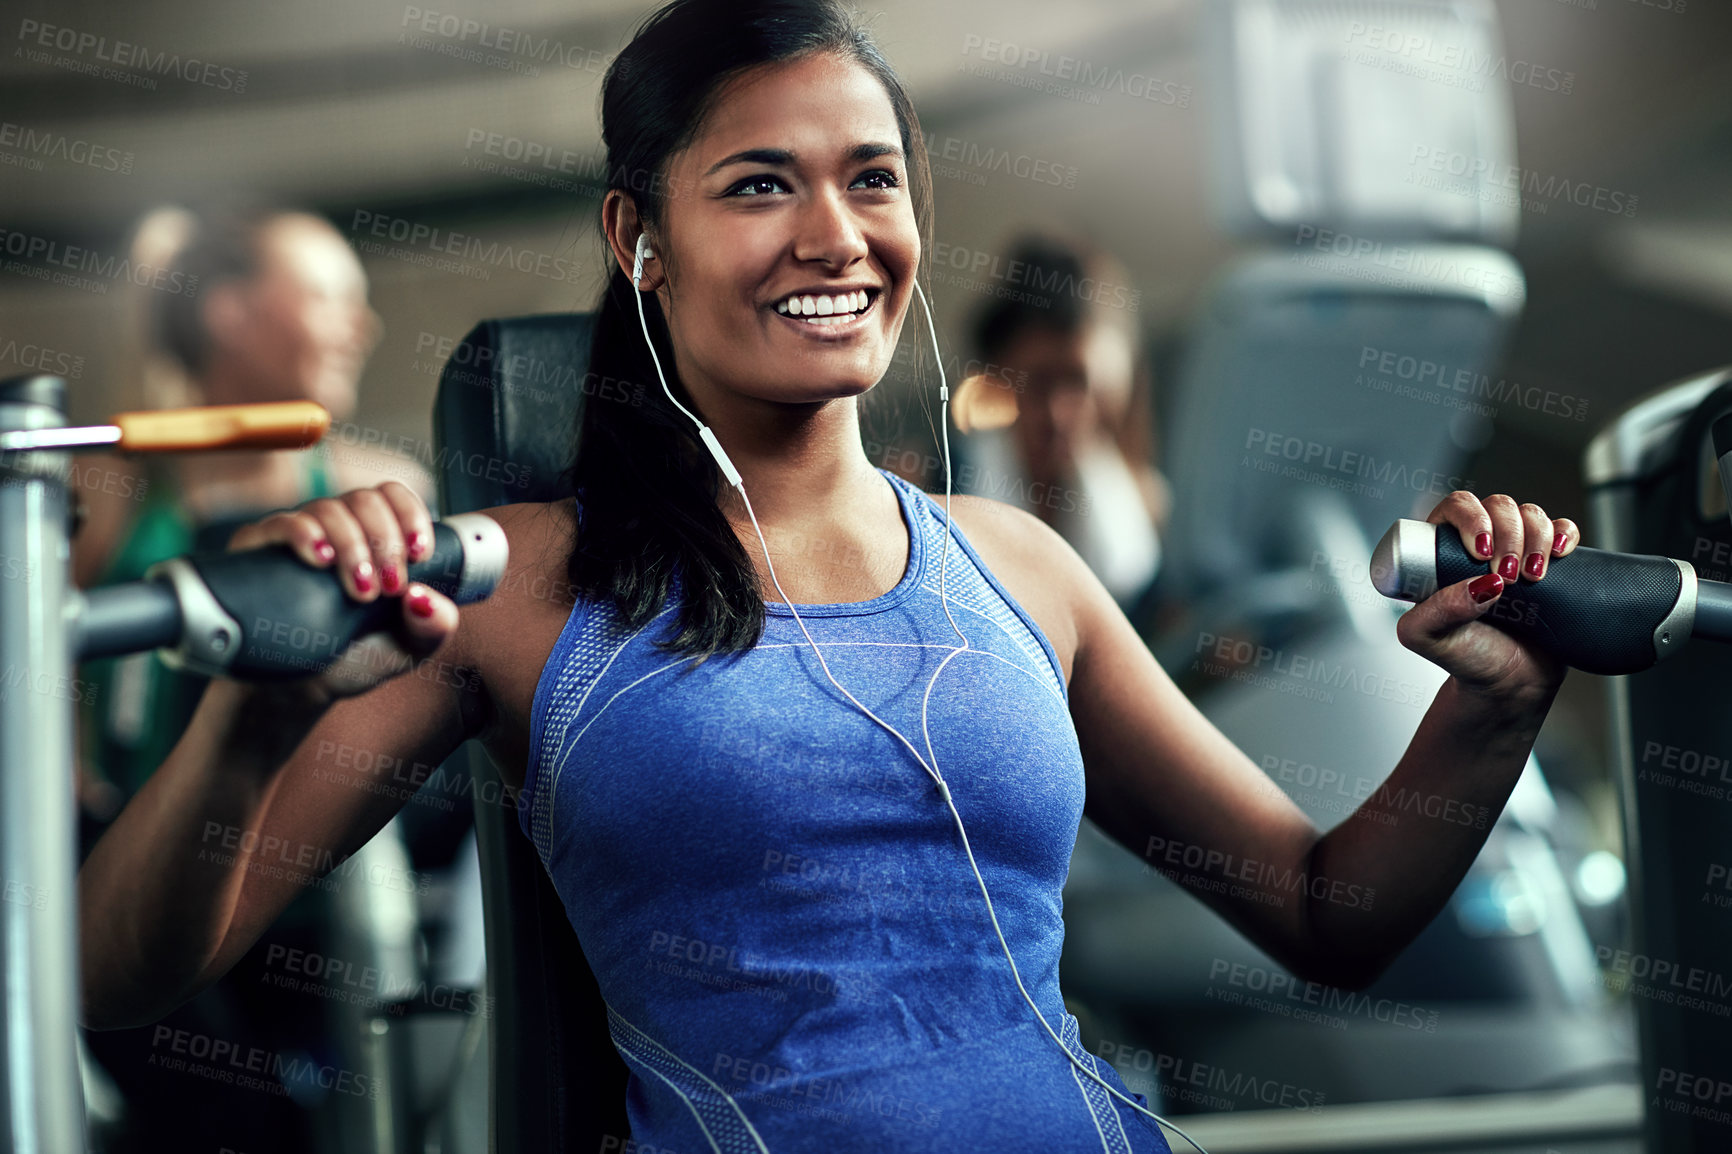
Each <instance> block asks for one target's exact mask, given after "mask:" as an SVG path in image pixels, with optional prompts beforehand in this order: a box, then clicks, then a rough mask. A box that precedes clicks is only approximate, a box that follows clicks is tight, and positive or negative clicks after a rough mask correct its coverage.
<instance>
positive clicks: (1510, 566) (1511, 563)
mask: <svg viewBox="0 0 1732 1154" xmlns="http://www.w3.org/2000/svg"><path fill="white" fill-rule="evenodd" d="M1497 575H1498V576H1499V577H1502V578H1503V579H1504V580H1505V581H1514V580H1515V579H1516V578H1517V577H1520V576H1521V558H1519V557H1517V556H1516V555H1515V554H1514V553H1505V554H1504V555H1503V560H1502V561H1499V562H1498V563H1497Z"/></svg>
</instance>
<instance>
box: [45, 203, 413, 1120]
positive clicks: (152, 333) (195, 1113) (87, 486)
mask: <svg viewBox="0 0 1732 1154" xmlns="http://www.w3.org/2000/svg"><path fill="white" fill-rule="evenodd" d="M129 255H130V257H131V259H132V260H133V262H134V263H135V264H139V265H148V266H151V267H156V268H164V269H170V270H174V271H177V272H179V273H181V274H182V276H183V278H184V280H183V282H182V283H185V284H187V285H188V286H189V291H187V292H185V293H168V292H158V291H151V290H139V291H138V292H137V293H136V294H135V295H134V296H133V297H132V298H130V299H129V301H128V304H129V305H130V306H131V312H130V314H129V315H128V316H127V317H126V318H125V322H126V326H127V332H126V342H127V343H128V344H129V345H130V346H131V348H130V349H129V350H128V353H127V355H126V356H125V358H124V363H125V364H126V367H127V368H126V371H127V374H128V375H127V378H126V379H125V380H124V381H123V382H122V383H121V387H120V388H119V390H118V393H119V396H118V397H117V400H118V401H119V405H118V407H119V408H120V409H122V410H129V409H144V408H152V409H154V408H170V407H178V406H183V405H227V404H242V403H256V402H269V401H296V400H311V401H316V402H318V403H319V404H321V405H323V406H324V407H325V408H326V409H328V410H329V411H330V412H331V416H332V421H333V424H334V425H336V424H337V423H339V422H346V421H347V420H348V418H350V417H351V416H352V415H353V413H354V411H355V408H356V401H357V395H356V394H357V385H358V383H359V380H360V377H361V372H362V369H363V367H364V366H365V365H366V362H367V358H368V356H369V355H370V354H371V352H372V350H373V347H374V345H375V344H376V342H377V340H378V337H379V334H380V330H381V323H380V319H379V317H378V315H377V314H376V313H375V312H374V311H373V309H372V308H371V307H370V306H369V304H368V300H367V277H366V274H365V272H364V271H363V270H362V268H361V264H360V261H359V260H358V259H356V256H355V254H354V252H353V251H352V250H351V249H350V248H349V245H348V243H347V242H346V241H345V240H344V239H343V237H342V235H341V234H340V233H338V231H337V230H336V229H335V228H334V227H332V226H331V225H330V224H329V223H328V222H327V221H325V220H324V219H323V218H322V217H319V216H315V215H312V214H310V213H306V212H299V211H293V210H289V209H285V208H281V207H277V206H272V205H252V204H239V203H235V204H226V205H221V206H217V207H214V208H211V209H208V210H206V211H204V212H202V213H195V212H191V211H188V210H185V209H181V208H165V209H160V210H157V211H154V212H152V213H150V214H148V215H147V216H146V217H145V218H144V219H143V221H142V222H141V223H140V225H139V226H138V228H137V230H136V233H135V235H134V238H133V241H132V245H131V250H130V254H129ZM195 278H196V279H195ZM194 286H195V287H194ZM358 440H360V438H356V437H343V438H334V437H332V436H330V435H327V438H326V440H325V442H323V443H321V444H320V445H319V446H317V447H316V448H314V449H310V450H279V451H264V452H261V451H254V450H248V451H235V452H221V453H184V454H161V455H152V454H140V455H136V456H135V455H123V454H104V455H92V456H88V457H83V458H80V462H79V467H78V469H77V471H76V475H75V484H76V487H77V496H78V500H79V502H80V504H81V506H82V521H81V522H80V524H79V527H78V531H77V533H76V535H75V536H74V538H73V543H72V573H73V580H74V582H75V583H76V584H77V585H79V586H80V587H81V588H92V587H95V586H99V585H107V584H113V583H119V582H125V581H135V580H138V579H139V578H141V577H142V576H143V575H144V572H145V570H146V569H148V568H149V567H150V566H151V565H153V564H155V563H156V562H158V561H162V560H165V559H167V558H170V557H176V556H181V555H183V554H186V553H190V552H194V551H204V550H218V551H220V550H221V549H222V548H223V547H224V546H225V545H226V544H227V542H228V538H229V536H230V535H231V534H232V533H233V532H234V530H235V529H236V528H237V527H238V526H240V525H242V524H245V523H247V522H248V521H251V520H253V519H255V518H257V517H258V516H259V515H261V514H262V513H265V512H268V511H270V510H273V509H283V508H290V507H293V506H295V505H298V504H300V503H301V502H304V501H307V500H311V499H313V498H316V497H323V496H330V495H334V494H336V493H341V492H345V491H347V490H350V489H353V488H355V487H357V486H366V485H373V484H378V483H380V482H381V481H384V480H388V479H395V480H399V481H402V482H403V483H405V484H407V485H409V486H410V487H411V488H412V489H414V490H415V491H416V493H417V494H418V495H420V496H421V497H422V498H423V499H424V500H427V501H431V500H432V499H433V485H432V481H431V478H430V476H429V475H428V473H427V472H426V470H425V469H424V468H422V466H421V465H420V464H419V463H418V462H416V461H414V460H413V459H410V458H406V457H401V456H397V455H395V454H390V453H386V452H383V451H379V450H377V449H375V448H373V447H371V446H365V445H360V444H355V443H354V442H356V441H358ZM333 441H336V442H338V443H337V444H336V445H335V447H333ZM386 576H387V577H395V576H396V574H395V573H394V572H393V573H390V574H387V575H386ZM387 591H388V592H390V591H393V590H387ZM80 674H81V676H82V677H83V678H85V679H86V681H87V683H89V684H92V685H94V686H95V689H96V691H95V693H94V694H92V695H91V696H92V704H91V705H88V706H85V707H83V709H82V713H81V716H80V718H79V725H78V735H77V736H78V748H79V756H78V765H79V778H80V783H81V786H80V796H81V800H82V802H83V805H82V811H83V821H82V827H83V828H82V829H81V836H80V841H81V856H82V855H83V854H86V853H88V852H89V850H90V848H91V847H92V846H93V845H94V844H95V841H96V839H97V837H99V836H100V834H101V833H102V831H103V830H104V829H105V828H106V826H107V823H108V822H109V821H110V820H112V818H113V817H114V816H115V814H116V813H118V812H119V810H120V808H121V807H122V805H124V803H125V801H126V800H127V799H129V798H130V797H132V796H133V795H134V794H136V793H137V792H138V790H139V789H140V788H141V787H142V786H143V785H144V783H145V781H146V780H147V779H148V778H149V776H150V775H151V773H152V772H153V771H154V770H155V769H156V767H157V766H158V765H160V764H161V762H162V760H163V759H164V757H166V756H167V753H168V751H169V750H170V749H172V748H174V745H175V743H176V742H177V741H178V740H179V739H180V736H181V734H182V732H183V731H184V730H185V728H186V726H187V723H188V721H189V720H190V718H191V717H192V714H193V711H194V709H195V708H196V707H197V704H198V700H199V697H200V695H201V694H202V693H203V691H204V687H205V684H206V682H207V681H208V679H207V678H205V677H202V676H198V675H196V674H191V673H183V672H181V671H178V670H174V669H171V668H170V667H169V666H167V665H166V664H164V663H163V661H162V659H161V658H160V657H158V656H157V654H156V653H155V652H154V651H150V652H144V653H135V654H130V655H127V656H124V657H120V658H113V659H105V660H102V661H93V662H88V663H85V665H84V666H82V667H81V670H80ZM322 896H323V895H322V894H321V893H319V892H318V891H313V892H311V893H309V894H308V895H306V896H304V897H303V899H302V900H300V901H298V902H296V903H295V905H294V906H291V907H290V909H289V910H288V911H287V912H286V914H285V917H284V918H283V920H282V921H281V922H280V923H279V924H278V925H277V926H275V927H273V929H272V931H271V934H269V935H267V937H266V939H265V940H263V941H261V942H260V944H259V947H258V949H256V950H255V951H254V952H253V956H252V959H251V960H252V963H253V964H252V965H248V964H243V965H242V966H240V967H237V969H236V971H235V972H234V973H232V974H230V975H229V977H228V978H227V979H225V980H224V981H223V982H221V983H218V984H217V985H215V986H213V987H211V988H210V989H208V990H206V991H205V992H204V993H202V994H201V995H199V996H198V997H197V998H195V999H193V1000H192V1001H190V1002H188V1003H187V1004H186V1005H184V1006H182V1007H181V1008H180V1009H178V1010H177V1011H176V1012H175V1013H174V1014H172V1015H170V1017H169V1018H167V1019H165V1020H164V1023H163V1024H164V1025H168V1026H171V1027H172V1028H175V1029H181V1030H186V1031H188V1032H190V1033H191V1034H195V1035H205V1036H208V1037H210V1038H213V1039H216V1040H221V1041H226V1042H232V1043H234V1044H235V1045H236V1046H238V1047H240V1048H241V1050H242V1051H245V1049H246V1048H247V1047H248V1046H258V1047H260V1048H262V1049H267V1050H269V1051H270V1052H273V1053H281V1054H283V1055H284V1056H285V1057H289V1056H292V1055H294V1054H296V1053H298V1052H310V1053H311V1054H312V1055H313V1056H317V1052H318V1051H319V1049H320V1048H321V1046H322V1044H323V1043H322V1039H321V1033H322V1026H323V1015H322V1013H320V1012H319V1009H318V1007H320V1006H322V1003H319V1002H309V1001H308V1000H307V998H306V997H305V996H304V995H295V994H292V993H289V992H286V991H284V990H281V989H278V988H277V987H276V986H274V985H273V984H272V983H271V981H270V975H269V974H268V973H267V972H265V971H263V970H262V969H259V968H258V967H259V966H262V965H263V962H262V961H261V959H262V958H263V957H264V955H265V953H266V951H267V950H269V949H270V948H271V946H272V945H276V946H280V947H282V948H283V950H285V951H286V950H289V949H301V950H307V951H313V952H315V953H316V951H317V949H318V947H319V944H320V941H321V936H320V930H321V923H322V918H321V906H320V899H321V898H322ZM278 956H279V957H281V956H289V955H287V954H279V955H278ZM294 956H300V955H294ZM279 968H280V967H279ZM152 1038H153V1035H152V1031H150V1030H127V1031H116V1032H112V1033H87V1034H86V1042H87V1044H88V1045H89V1047H90V1049H91V1051H92V1053H93V1054H94V1055H95V1057H96V1058H97V1060H98V1061H99V1062H100V1063H101V1065H102V1066H103V1068H104V1069H105V1070H106V1071H107V1072H108V1073H109V1074H110V1075H111V1076H112V1078H113V1080H114V1082H115V1083H116V1085H117V1086H118V1087H119V1089H120V1092H121V1095H122V1097H123V1099H124V1102H125V1105H124V1113H125V1119H124V1121H123V1123H122V1127H121V1132H120V1133H117V1134H110V1135H107V1136H106V1148H107V1149H109V1150H111V1151H112V1150H121V1151H131V1150H141V1151H142V1150H161V1149H166V1148H169V1147H167V1146H165V1145H164V1143H165V1142H167V1141H168V1140H170V1139H172V1140H173V1141H174V1145H173V1148H175V1149H187V1150H191V1149H210V1150H213V1151H214V1150H217V1149H219V1148H221V1147H225V1146H226V1147H229V1148H233V1149H239V1150H246V1151H248V1152H249V1154H259V1152H261V1151H276V1150H282V1151H290V1150H294V1151H300V1150H304V1149H307V1148H308V1147H309V1142H310V1134H309V1131H308V1128H307V1126H308V1124H307V1119H306V1115H305V1113H304V1111H303V1110H302V1105H303V1104H304V1103H302V1104H297V1102H296V1101H295V1100H294V1099H292V1098H290V1097H285V1096H282V1095H271V1094H263V1093H253V1092H247V1091H242V1090H237V1089H235V1088H234V1087H232V1086H228V1085H225V1084H223V1083H220V1082H216V1081H210V1080H206V1079H201V1078H198V1077H194V1076H192V1075H189V1074H186V1073H184V1072H168V1071H165V1070H163V1069H162V1068H161V1059H162V1058H163V1057H165V1056H166V1051H163V1050H162V1048H161V1047H160V1046H159V1045H156V1044H155V1043H154V1042H153V1040H152ZM153 1059H154V1060H153ZM319 1060H320V1061H323V1060H324V1059H323V1058H320V1059H319ZM301 1096H302V1097H304V1096H305V1095H304V1094H303V1095H301ZM200 1143H203V1144H202V1145H201V1144H200Z"/></svg>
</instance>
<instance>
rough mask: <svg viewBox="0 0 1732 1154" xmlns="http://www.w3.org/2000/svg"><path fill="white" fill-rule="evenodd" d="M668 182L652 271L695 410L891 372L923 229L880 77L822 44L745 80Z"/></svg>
mask: <svg viewBox="0 0 1732 1154" xmlns="http://www.w3.org/2000/svg"><path fill="white" fill-rule="evenodd" d="M667 188H668V190H669V196H668V199H667V201H666V202H665V204H666V206H667V207H666V212H665V215H664V219H663V223H662V229H661V235H660V237H659V238H652V239H659V241H660V243H658V244H657V245H656V252H657V254H658V257H662V256H663V254H664V250H667V252H668V254H670V255H671V257H672V260H671V262H666V263H665V264H664V260H657V261H652V262H650V263H648V264H647V265H646V266H645V267H646V272H647V271H651V270H653V271H654V272H656V273H659V274H665V278H658V284H657V291H658V292H660V293H661V297H662V302H663V306H664V308H665V309H666V315H667V316H668V318H669V325H670V330H671V332H672V334H673V344H674V351H675V358H676V363H677V364H678V366H679V372H680V376H681V378H682V379H683V380H684V381H685V383H686V385H687V387H688V388H689V389H691V391H692V393H693V396H694V397H695V399H697V400H698V402H699V404H700V405H701V404H703V403H704V402H705V401H706V400H710V399H712V398H714V399H717V400H719V399H720V397H721V396H722V395H724V394H727V393H738V394H743V395H746V396H751V397H756V398H759V399H762V400H767V401H783V402H802V401H807V402H817V401H826V400H830V399H833V398H837V397H850V396H855V395H858V394H860V393H863V392H865V391H866V390H867V389H870V388H871V387H872V386H873V385H874V384H876V383H877V382H878V381H879V379H880V378H882V377H883V375H884V373H885V371H886V370H887V369H888V368H889V366H890V359H891V356H892V355H893V353H894V351H895V348H896V341H897V338H898V336H899V335H900V334H901V331H902V320H903V317H904V316H905V315H906V310H907V308H908V305H909V299H910V297H911V295H912V293H913V279H914V272H915V269H916V267H917V266H918V264H919V260H920V235H919V230H918V227H917V225H916V222H915V216H914V206H913V202H912V201H911V200H910V197H909V188H908V159H907V158H906V157H904V156H903V155H902V145H901V133H900V131H899V130H898V128H897V124H896V113H895V110H894V109H893V107H892V106H891V103H890V97H889V95H888V93H886V92H885V90H884V86H883V85H882V84H881V83H879V81H878V80H877V78H876V77H874V76H873V75H872V73H870V72H868V71H867V70H866V69H865V68H862V67H861V66H860V65H858V64H856V63H854V62H853V61H851V60H848V59H846V58H845V57H841V56H837V55H834V54H830V53H822V52H819V53H813V54H810V55H808V56H805V57H802V58H800V59H797V60H793V61H789V62H786V63H783V64H776V65H768V66H764V67H761V68H757V69H754V70H752V71H751V72H749V73H746V74H745V75H743V76H742V77H740V78H739V79H737V80H736V81H734V82H733V83H732V84H730V85H728V86H727V87H726V88H725V89H724V90H723V92H722V93H721V94H720V96H719V99H718V100H717V101H716V103H715V104H714V106H713V108H712V110H711V112H710V114H709V116H708V118H707V120H706V123H705V125H704V128H703V131H702V133H701V134H700V135H699V136H698V137H697V138H696V139H695V140H694V141H693V142H692V144H691V146H690V147H689V148H687V149H685V150H684V151H683V152H680V153H677V154H675V155H674V156H673V157H672V158H670V163H669V170H668V173H667ZM664 259H665V258H664ZM627 267H628V268H629V267H630V266H629V263H628V265H627ZM648 285H649V282H648V281H647V279H646V287H648ZM670 294H671V299H670ZM861 302H864V307H863V308H858V309H857V307H856V306H859V305H860V304H861ZM808 303H810V305H811V306H812V308H813V310H814V312H815V315H814V316H813V317H812V319H804V316H803V314H804V312H805V309H804V307H802V306H805V305H806V304H808ZM795 311H798V312H800V313H801V314H802V315H801V316H795V315H792V314H793V313H794V312H795ZM856 311H857V314H858V315H854V313H855V312H856Z"/></svg>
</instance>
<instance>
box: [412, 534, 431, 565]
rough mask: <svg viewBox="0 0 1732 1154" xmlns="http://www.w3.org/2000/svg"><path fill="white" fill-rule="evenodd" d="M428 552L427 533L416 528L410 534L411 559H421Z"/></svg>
mask: <svg viewBox="0 0 1732 1154" xmlns="http://www.w3.org/2000/svg"><path fill="white" fill-rule="evenodd" d="M426 552H427V535H426V534H425V533H423V532H421V530H419V529H416V530H414V531H413V532H411V533H410V534H409V560H411V561H419V560H421V558H422V557H423V556H424V555H425V554H426Z"/></svg>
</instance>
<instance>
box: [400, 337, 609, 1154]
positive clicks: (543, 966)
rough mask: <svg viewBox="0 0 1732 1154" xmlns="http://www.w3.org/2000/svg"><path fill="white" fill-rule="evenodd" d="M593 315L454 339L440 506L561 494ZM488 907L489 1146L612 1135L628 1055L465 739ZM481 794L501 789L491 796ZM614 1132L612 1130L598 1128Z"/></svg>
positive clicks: (494, 786)
mask: <svg viewBox="0 0 1732 1154" xmlns="http://www.w3.org/2000/svg"><path fill="white" fill-rule="evenodd" d="M593 325H594V317H593V315H592V314H588V313H559V314H550V315H543V316H529V317H511V318H506V319H501V320H489V321H483V322H482V323H481V324H479V325H477V326H476V327H475V328H474V329H473V330H471V331H470V333H469V335H468V336H466V337H464V338H463V341H462V343H461V344H459V345H458V346H457V348H456V349H454V350H453V351H452V354H451V357H450V359H449V360H447V361H446V364H445V368H444V371H443V372H442V373H441V374H440V377H439V389H438V393H437V395H436V397H435V399H434V405H433V441H434V451H435V457H436V462H437V473H438V483H439V504H440V512H441V514H442V515H448V514H452V513H464V512H471V511H474V510H479V509H488V508H491V507H494V506H497V505H510V504H516V503H519V502H526V501H554V500H559V499H562V498H566V497H569V496H571V493H570V491H569V489H568V488H566V486H565V485H564V484H563V482H562V480H561V476H562V474H563V473H564V471H565V468H566V466H567V465H568V464H569V462H570V457H571V453H572V447H573V441H572V436H573V430H574V429H575V427H576V421H577V419H578V414H579V413H580V411H581V407H582V404H583V398H584V396H585V395H586V390H585V387H584V382H585V377H586V374H587V373H588V371H589V348H590V335H591V332H592V330H593ZM465 752H466V754H467V756H468V759H469V771H470V773H471V774H472V775H473V778H474V784H475V833H476V841H477V843H478V848H479V851H480V857H481V881H482V900H483V903H484V907H485V921H486V938H487V942H486V946H487V993H488V995H489V996H490V997H491V999H492V1001H491V1005H492V1010H491V1013H492V1020H491V1021H490V1023H489V1029H488V1112H489V1116H490V1126H489V1130H490V1133H491V1148H492V1149H493V1150H494V1151H497V1152H499V1154H505V1152H510V1154H518V1152H520V1151H559V1152H562V1154H563V1152H567V1151H569V1152H573V1154H576V1152H581V1154H594V1152H595V1151H597V1150H606V1149H619V1148H621V1147H622V1146H623V1145H624V1142H625V1139H626V1138H627V1137H628V1136H629V1134H630V1130H629V1128H628V1124H627V1121H626V1112H625V1088H626V1068H625V1064H624V1063H623V1062H622V1061H621V1060H620V1058H619V1055H618V1052H617V1051H616V1050H615V1049H614V1047H613V1043H612V1041H611V1039H610V1038H609V1036H608V1031H607V1019H606V1015H605V1008H604V1006H603V1005H602V1001H601V994H600V991H599V989H598V988H597V986H596V982H595V978H594V976H593V974H592V973H591V971H590V967H589V963H588V961H587V960H586V959H585V958H584V956H583V951H582V949H581V948H580V947H579V945H578V942H577V935H576V934H575V933H573V931H572V928H571V922H570V920H569V919H568V918H567V916H566V913H565V908H564V906H563V905H562V904H561V902H560V900H559V896H558V894H556V893H555V892H554V889H553V883H552V882H551V881H550V880H549V879H548V876H547V871H546V870H545V869H544V868H543V867H542V864H541V860H540V858H539V857H538V856H537V855H536V853H535V849H534V847H533V846H532V845H531V844H530V842H529V839H528V838H526V837H524V835H523V831H522V829H521V828H519V826H518V823H517V812H516V807H515V804H514V800H515V799H514V798H512V797H510V796H508V795H503V794H502V791H501V790H500V787H499V779H498V775H497V771H496V770H495V769H494V767H493V764H492V761H491V759H490V758H489V757H488V756H487V754H486V753H485V751H484V750H483V749H482V748H481V746H480V745H479V743H477V742H469V743H468V745H467V749H466V751H460V753H459V754H458V755H453V756H454V757H455V756H461V755H463V753H465ZM485 799H497V800H495V801H491V802H490V801H489V800H485ZM609 1138H611V1139H612V1141H606V1139H609Z"/></svg>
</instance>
